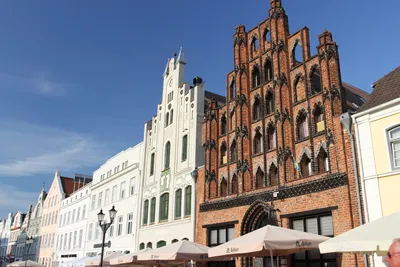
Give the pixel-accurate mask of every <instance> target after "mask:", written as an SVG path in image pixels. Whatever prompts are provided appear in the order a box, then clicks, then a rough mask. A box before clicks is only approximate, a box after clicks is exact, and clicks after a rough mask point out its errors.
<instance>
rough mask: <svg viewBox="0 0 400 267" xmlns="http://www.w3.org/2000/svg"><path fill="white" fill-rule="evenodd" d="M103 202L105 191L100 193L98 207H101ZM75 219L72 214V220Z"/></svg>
mask: <svg viewBox="0 0 400 267" xmlns="http://www.w3.org/2000/svg"><path fill="white" fill-rule="evenodd" d="M102 203H103V192H100V193H99V198H98V201H97V208H100V207H101V205H102ZM73 220H74V215H72V221H73Z"/></svg>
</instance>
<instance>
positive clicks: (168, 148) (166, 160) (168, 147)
mask: <svg viewBox="0 0 400 267" xmlns="http://www.w3.org/2000/svg"><path fill="white" fill-rule="evenodd" d="M170 156H171V142H170V141H168V142H167V143H166V144H165V152H164V157H165V158H164V169H169V164H170Z"/></svg>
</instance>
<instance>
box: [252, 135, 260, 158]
mask: <svg viewBox="0 0 400 267" xmlns="http://www.w3.org/2000/svg"><path fill="white" fill-rule="evenodd" d="M261 152H262V135H261V133H260V130H256V134H255V136H254V140H253V153H254V154H255V155H257V154H259V153H261Z"/></svg>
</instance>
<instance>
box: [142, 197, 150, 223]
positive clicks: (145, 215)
mask: <svg viewBox="0 0 400 267" xmlns="http://www.w3.org/2000/svg"><path fill="white" fill-rule="evenodd" d="M148 217H149V200H147V199H146V200H145V201H144V205H143V225H147V220H148Z"/></svg>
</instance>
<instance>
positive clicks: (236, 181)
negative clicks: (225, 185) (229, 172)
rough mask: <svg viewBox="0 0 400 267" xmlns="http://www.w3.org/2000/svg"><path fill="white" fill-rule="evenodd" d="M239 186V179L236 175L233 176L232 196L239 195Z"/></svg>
mask: <svg viewBox="0 0 400 267" xmlns="http://www.w3.org/2000/svg"><path fill="white" fill-rule="evenodd" d="M238 189H239V184H238V179H237V176H236V174H234V175H233V177H232V181H231V192H232V194H237V193H238V192H239V191H238Z"/></svg>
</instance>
